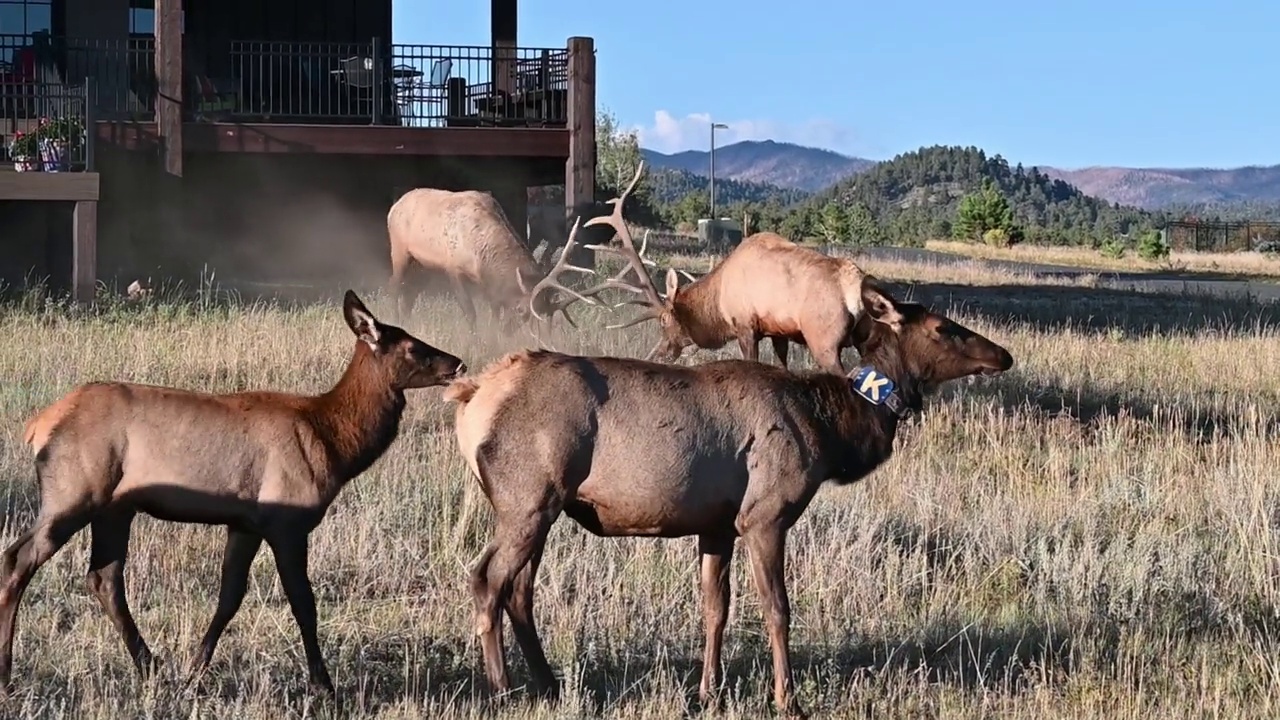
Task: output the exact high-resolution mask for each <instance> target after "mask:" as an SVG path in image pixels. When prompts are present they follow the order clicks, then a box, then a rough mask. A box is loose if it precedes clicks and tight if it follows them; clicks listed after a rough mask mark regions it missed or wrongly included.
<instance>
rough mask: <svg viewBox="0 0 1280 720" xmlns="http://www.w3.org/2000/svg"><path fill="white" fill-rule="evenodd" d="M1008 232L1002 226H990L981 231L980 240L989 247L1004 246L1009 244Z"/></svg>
mask: <svg viewBox="0 0 1280 720" xmlns="http://www.w3.org/2000/svg"><path fill="white" fill-rule="evenodd" d="M1010 240H1011V238H1010V237H1009V233H1008V232H1007V231H1006V230H1005V229H1004V228H998V227H997V228H991V229H990V230H988V231H986V232H984V233H982V242H984V243H986V244H988V245H990V246H991V247H998V248H1006V247H1009V245H1011V244H1012V243H1011V241H1010Z"/></svg>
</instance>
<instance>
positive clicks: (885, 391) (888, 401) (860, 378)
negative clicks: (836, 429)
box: [849, 365, 911, 418]
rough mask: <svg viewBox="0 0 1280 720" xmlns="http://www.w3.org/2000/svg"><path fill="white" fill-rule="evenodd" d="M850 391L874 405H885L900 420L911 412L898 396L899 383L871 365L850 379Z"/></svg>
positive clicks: (860, 369) (858, 371)
mask: <svg viewBox="0 0 1280 720" xmlns="http://www.w3.org/2000/svg"><path fill="white" fill-rule="evenodd" d="M849 389H850V390H852V391H853V394H854V395H857V396H859V397H861V398H862V399H863V400H866V401H867V402H869V403H871V404H872V405H884V406H885V407H887V408H889V409H890V410H892V411H893V414H895V415H897V416H898V417H900V418H902V417H906V416H907V413H909V412H911V410H910V408H908V407H907V405H906V403H904V402H902V396H900V395H899V394H898V385H897V383H895V382H894V381H893V380H890V379H889V376H888V375H885V374H884V373H881V372H880V371H879V370H876V369H875V368H873V367H871V366H870V365H864V366H862V367H860V368H858V370H857V372H855V373H854V374H853V375H851V376H850V377H849Z"/></svg>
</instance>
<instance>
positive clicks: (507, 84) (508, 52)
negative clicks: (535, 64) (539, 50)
mask: <svg viewBox="0 0 1280 720" xmlns="http://www.w3.org/2000/svg"><path fill="white" fill-rule="evenodd" d="M516 15H517V13H516V0H489V39H490V46H491V47H492V48H493V87H494V88H495V89H497V90H501V91H503V92H505V93H508V94H510V93H513V92H515V91H516V87H515V85H516V82H515V77H516Z"/></svg>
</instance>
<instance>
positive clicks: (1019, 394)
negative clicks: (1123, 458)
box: [999, 373, 1280, 442]
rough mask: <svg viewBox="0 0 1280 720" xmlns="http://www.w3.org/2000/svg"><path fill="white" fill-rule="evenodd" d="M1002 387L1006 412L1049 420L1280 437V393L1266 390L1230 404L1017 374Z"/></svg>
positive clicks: (1195, 395) (1210, 395)
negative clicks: (1023, 412) (1135, 423)
mask: <svg viewBox="0 0 1280 720" xmlns="http://www.w3.org/2000/svg"><path fill="white" fill-rule="evenodd" d="M999 388H1000V392H999V395H1000V398H1001V404H1002V405H1003V406H1004V408H1005V409H1006V410H1025V409H1026V408H1028V407H1031V408H1034V409H1035V410H1036V411H1038V412H1040V413H1043V414H1044V415H1045V416H1047V417H1050V418H1068V419H1070V420H1072V421H1075V422H1076V423H1078V424H1080V425H1082V426H1088V427H1096V426H1097V425H1098V424H1099V423H1101V422H1105V421H1108V420H1113V419H1117V418H1129V419H1133V420H1137V421H1139V422H1142V423H1147V424H1150V425H1151V426H1152V427H1153V428H1155V429H1159V430H1166V429H1175V430H1176V431H1177V432H1179V433H1180V434H1182V435H1184V436H1185V437H1187V438H1188V439H1190V440H1192V441H1195V442H1210V441H1212V440H1215V439H1221V438H1223V437H1229V436H1232V435H1233V434H1237V433H1241V432H1247V433H1261V434H1263V435H1265V436H1268V437H1272V436H1276V435H1277V434H1280V413H1277V412H1274V411H1272V410H1270V408H1280V393H1277V392H1275V391H1274V390H1271V389H1266V388H1261V389H1258V390H1254V391H1251V392H1250V394H1249V396H1248V397H1247V398H1237V400H1239V401H1241V402H1231V400H1232V398H1230V397H1225V398H1224V397H1223V396H1222V395H1221V394H1220V393H1215V392H1212V391H1195V392H1192V391H1188V394H1187V396H1184V397H1178V398H1171V397H1169V396H1167V395H1165V396H1162V397H1156V396H1151V395H1148V394H1146V393H1145V392H1144V391H1143V389H1142V388H1141V387H1133V388H1128V389H1126V391H1125V392H1124V393H1123V394H1121V393H1116V392H1109V391H1107V390H1104V389H1099V388H1093V387H1089V386H1077V387H1066V386H1063V385H1060V384H1058V383H1053V382H1049V383H1046V382H1042V381H1034V380H1033V379H1032V378H1029V377H1026V376H1025V375H1020V374H1017V373H1012V374H1009V375H1008V376H1006V377H1003V378H1001V380H1000V383H999ZM1224 401H1225V402H1224ZM1244 401H1248V402H1244Z"/></svg>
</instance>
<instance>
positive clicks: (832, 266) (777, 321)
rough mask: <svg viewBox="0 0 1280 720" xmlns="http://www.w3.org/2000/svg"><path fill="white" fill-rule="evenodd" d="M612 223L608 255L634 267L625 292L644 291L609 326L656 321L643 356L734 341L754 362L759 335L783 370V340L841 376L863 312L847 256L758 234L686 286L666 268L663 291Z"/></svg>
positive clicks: (857, 277)
mask: <svg viewBox="0 0 1280 720" xmlns="http://www.w3.org/2000/svg"><path fill="white" fill-rule="evenodd" d="M607 220H608V218H603V219H602V220H601V221H607ZM591 222H596V221H595V220H592V221H591ZM588 224H591V223H588ZM616 226H617V227H618V228H619V229H618V235H619V236H620V238H621V241H622V247H621V248H620V249H617V250H614V252H618V253H620V254H622V255H623V256H624V257H625V258H627V260H628V261H629V262H630V263H631V264H632V267H633V268H634V269H635V270H636V275H637V276H638V278H639V283H636V284H634V285H633V286H632V287H631V288H630V290H631V292H634V293H637V294H639V295H641V296H643V297H642V298H641V299H631V300H627V301H625V302H626V303H627V304H634V305H641V306H642V307H643V308H644V312H643V313H642V314H641V315H640V316H639V317H637V318H635V319H633V320H630V321H628V322H624V323H621V324H618V325H610V326H608V327H609V328H611V329H617V328H625V327H630V326H632V325H637V324H639V323H642V322H645V321H648V320H657V321H658V326H659V328H660V332H661V338H660V339H659V341H658V343H657V344H656V345H655V346H654V347H653V349H652V350H650V351H649V354H648V355H646V356H645V359H657V360H661V361H664V362H669V361H672V360H675V359H676V358H678V357H680V354H681V352H683V351H684V349H685V348H686V347H689V346H690V345H695V346H697V347H699V348H702V349H704V350H717V349H719V348H722V347H724V346H725V345H726V344H727V343H729V341H731V340H735V339H736V340H737V341H738V347H739V348H740V349H741V351H742V356H743V357H744V358H746V359H748V360H757V359H758V358H759V345H760V340H762V339H763V338H766V337H767V338H769V340H770V341H771V342H772V344H773V350H774V354H775V355H777V357H778V362H779V364H780V365H782V366H783V367H787V356H788V352H787V351H788V346H787V343H788V342H793V343H796V344H797V345H802V346H807V347H808V348H809V352H810V353H812V354H813V357H814V360H816V361H817V364H818V366H819V367H821V368H822V369H824V370H827V371H829V372H832V373H836V374H838V375H843V374H844V372H845V370H844V365H843V363H842V362H841V360H840V351H841V350H843V349H844V348H847V347H850V346H851V345H852V344H853V340H852V337H851V331H852V329H853V326H854V323H855V322H856V320H857V318H858V316H859V314H860V313H861V312H862V300H861V291H860V288H861V286H862V278H863V272H862V270H861V269H860V268H859V267H858V265H857V264H856V263H854V262H853V261H852V260H849V259H847V258H836V257H830V256H827V255H823V254H822V253H820V252H817V251H816V250H810V249H808V248H804V247H801V246H799V245H797V244H796V243H793V242H791V241H790V240H787V239H786V238H784V237H782V236H781V235H777V234H775V233H770V232H762V233H756V234H755V235H752V236H750V237H748V238H746V239H745V240H743V241H742V243H740V244H739V245H738V247H736V248H734V250H733V252H731V253H729V256H728V257H726V258H725V259H724V260H723V261H721V262H720V264H718V265H716V266H715V267H714V268H712V269H711V272H709V273H707V274H706V275H703V276H702V277H701V278H698V279H697V280H694V281H693V282H691V283H689V284H688V285H685V286H684V287H680V278H679V276H678V274H677V273H676V271H675V269H668V270H667V277H666V284H667V288H666V289H667V292H666V295H662V294H660V293H659V292H658V290H657V288H655V287H654V285H653V281H652V280H651V279H650V278H649V274H648V272H646V271H645V270H644V269H643V267H642V265H641V262H643V261H644V258H643V253H644V248H643V246H642V247H641V249H640V250H639V251H636V250H635V249H634V244H633V243H632V240H631V236H630V235H629V234H628V233H627V232H626V228H625V225H624V224H623V223H617V224H616ZM642 245H643V244H642ZM610 249H611V250H612V248H610Z"/></svg>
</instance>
